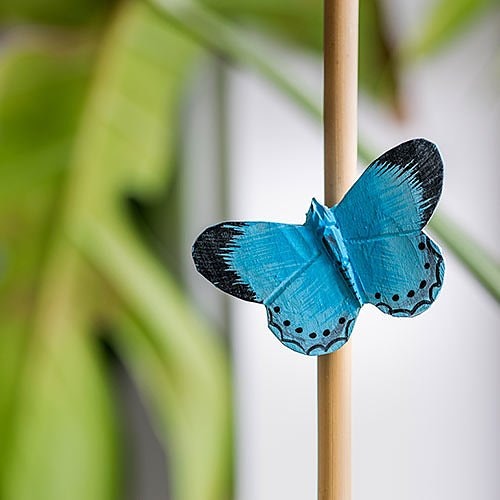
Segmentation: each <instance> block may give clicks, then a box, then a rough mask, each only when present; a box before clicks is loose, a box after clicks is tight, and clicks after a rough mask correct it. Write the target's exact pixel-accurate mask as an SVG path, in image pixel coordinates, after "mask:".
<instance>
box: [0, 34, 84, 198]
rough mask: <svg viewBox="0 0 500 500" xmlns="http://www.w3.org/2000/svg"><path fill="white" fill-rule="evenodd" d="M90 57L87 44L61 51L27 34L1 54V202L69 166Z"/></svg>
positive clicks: (47, 41) (48, 42) (39, 37)
mask: <svg viewBox="0 0 500 500" xmlns="http://www.w3.org/2000/svg"><path fill="white" fill-rule="evenodd" d="M91 55H92V47H91V45H90V44H83V45H82V44H74V45H70V46H69V47H66V50H65V51H64V52H61V51H60V49H58V48H57V47H55V46H54V45H53V43H52V41H51V39H50V37H48V36H44V35H41V34H39V35H29V36H26V37H24V38H22V40H21V39H20V40H19V42H17V43H12V44H10V45H7V47H6V48H5V50H4V51H3V52H2V55H1V66H0V175H1V178H2V182H1V183H0V195H1V197H0V204H3V205H4V206H5V205H6V204H9V203H10V200H11V198H12V197H17V196H19V194H20V192H22V191H23V190H26V189H28V188H33V187H37V186H40V184H41V183H44V182H47V181H50V182H52V181H53V179H51V178H52V177H53V176H54V175H58V174H60V173H61V171H62V170H63V169H65V168H67V165H68V162H69V157H70V154H71V148H72V146H73V139H74V135H75V132H76V129H77V126H78V123H79V118H80V114H81V111H82V107H83V106H82V104H83V102H84V97H85V93H86V91H87V86H88V81H89V77H90V68H91V66H90V61H91ZM49 116H50V120H48V119H47V117H49ZM16 206H20V204H16Z"/></svg>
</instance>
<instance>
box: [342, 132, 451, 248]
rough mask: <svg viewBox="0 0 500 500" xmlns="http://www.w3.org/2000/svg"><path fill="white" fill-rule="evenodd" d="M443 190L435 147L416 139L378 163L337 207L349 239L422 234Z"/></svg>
mask: <svg viewBox="0 0 500 500" xmlns="http://www.w3.org/2000/svg"><path fill="white" fill-rule="evenodd" d="M442 189H443V162H442V160H441V156H440V154H439V151H438V149H437V147H436V145H435V144H433V143H432V142H429V141H427V140H425V139H413V140H411V141H407V142H403V143H402V144H400V145H399V146H396V147H395V148H392V149H391V150H389V151H387V152H386V153H384V154H383V155H382V156H380V157H379V158H377V159H376V160H375V161H373V162H372V163H371V164H370V165H369V166H368V167H367V169H366V170H365V171H364V172H363V175H362V176H361V177H360V178H359V179H358V181H357V182H356V183H355V184H354V185H353V186H352V187H351V189H350V190H349V191H348V192H347V194H346V195H345V196H344V198H343V199H342V201H341V202H340V203H339V204H338V205H337V206H336V207H335V208H334V212H335V217H336V218H337V220H338V221H339V223H340V225H341V226H342V234H343V235H344V238H346V239H355V238H374V237H377V238H378V237H380V236H384V235H402V234H403V233H418V232H419V231H421V230H422V229H423V228H424V226H425V225H426V224H427V222H428V220H429V219H430V217H431V215H432V213H433V212H434V209H435V208H436V204H437V202H438V200H439V197H440V196H441V191H442Z"/></svg>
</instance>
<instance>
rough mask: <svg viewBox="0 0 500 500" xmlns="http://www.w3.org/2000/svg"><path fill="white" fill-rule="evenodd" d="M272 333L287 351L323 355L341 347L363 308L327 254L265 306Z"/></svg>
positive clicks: (322, 254)
mask: <svg viewBox="0 0 500 500" xmlns="http://www.w3.org/2000/svg"><path fill="white" fill-rule="evenodd" d="M264 304H265V306H266V309H267V316H268V324H269V328H270V329H271V331H272V332H273V333H274V335H275V336H276V337H277V338H278V340H279V341H280V342H282V343H283V344H284V345H286V346H287V347H289V348H291V349H293V350H294V351H297V352H299V353H302V354H308V355H315V356H317V355H321V354H327V353H330V352H333V351H336V350H337V349H339V348H340V347H342V346H343V345H344V344H345V343H346V342H347V340H348V339H349V336H350V334H351V331H352V327H353V326H354V322H355V320H356V317H357V315H358V312H359V308H360V304H359V302H358V301H357V299H356V298H355V296H354V294H353V292H352V290H351V289H350V288H349V285H348V284H347V282H346V281H345V280H344V279H343V277H342V275H341V273H340V271H339V270H338V269H337V268H336V266H334V265H333V263H332V262H331V260H330V259H329V257H328V256H327V254H326V252H323V251H322V252H320V253H318V254H317V255H316V257H315V258H314V259H313V260H312V261H311V262H309V263H308V264H307V265H306V266H304V268H303V269H302V270H301V271H300V272H298V273H297V274H296V275H294V277H293V279H290V280H288V281H287V282H284V283H283V284H282V285H281V286H280V287H279V288H278V289H277V290H276V291H275V293H274V294H273V295H272V296H270V297H269V298H268V299H267V300H266V301H265V302H264Z"/></svg>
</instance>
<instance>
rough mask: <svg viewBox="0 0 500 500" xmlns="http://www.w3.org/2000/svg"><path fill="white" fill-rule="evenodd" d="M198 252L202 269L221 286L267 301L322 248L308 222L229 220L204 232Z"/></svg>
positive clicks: (195, 252)
mask: <svg viewBox="0 0 500 500" xmlns="http://www.w3.org/2000/svg"><path fill="white" fill-rule="evenodd" d="M192 253H193V260H194V262H195V265H196V268H197V269H198V271H199V272H200V273H201V274H202V275H203V276H205V278H207V279H208V280H209V281H211V282H212V283H213V284H214V285H215V286H216V287H218V288H219V289H221V290H222V291H224V292H226V293H229V294H231V295H233V296H235V297H238V298H240V299H243V300H248V301H251V302H259V303H262V302H264V301H265V300H266V298H267V297H269V296H270V295H271V294H272V293H273V292H274V291H275V290H276V289H277V288H278V287H279V286H280V285H281V284H282V283H283V282H284V281H286V280H288V279H290V278H291V276H293V275H294V274H295V273H297V272H299V271H300V269H302V268H303V266H305V265H307V263H308V262H309V261H310V260H311V259H313V258H314V257H315V255H316V254H317V253H318V250H317V249H316V243H315V241H314V239H313V236H312V234H311V232H310V231H309V230H307V229H306V228H304V226H299V225H292V224H276V223H271V222H224V223H222V224H218V225H216V226H212V227H209V228H208V229H206V230H205V231H204V232H203V233H202V234H200V236H199V237H198V238H197V240H196V241H195V243H194V245H193V252H192Z"/></svg>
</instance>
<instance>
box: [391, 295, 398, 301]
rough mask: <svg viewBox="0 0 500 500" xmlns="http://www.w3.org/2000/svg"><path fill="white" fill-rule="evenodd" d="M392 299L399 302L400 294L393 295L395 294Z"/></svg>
mask: <svg viewBox="0 0 500 500" xmlns="http://www.w3.org/2000/svg"><path fill="white" fill-rule="evenodd" d="M392 300H393V301H394V302H397V301H398V300H399V295H398V294H396V295H393V296H392Z"/></svg>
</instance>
